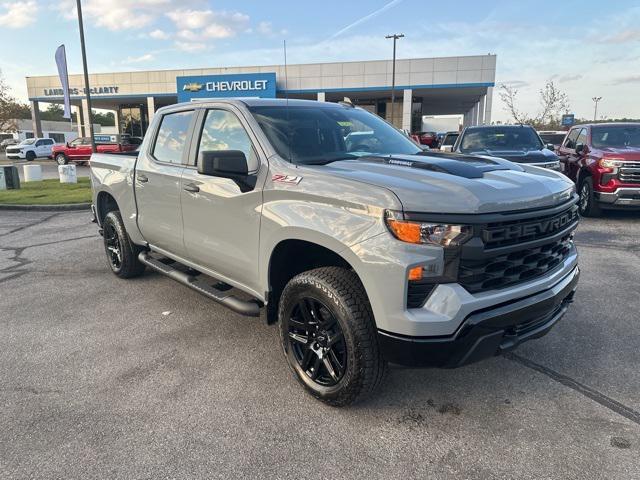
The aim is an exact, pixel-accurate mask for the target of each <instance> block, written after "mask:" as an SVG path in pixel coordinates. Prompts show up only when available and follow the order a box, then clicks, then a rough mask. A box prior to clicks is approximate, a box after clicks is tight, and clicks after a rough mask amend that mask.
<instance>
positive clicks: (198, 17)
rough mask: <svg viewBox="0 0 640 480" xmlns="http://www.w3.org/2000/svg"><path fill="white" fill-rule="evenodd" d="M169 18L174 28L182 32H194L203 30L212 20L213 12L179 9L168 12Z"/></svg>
mask: <svg viewBox="0 0 640 480" xmlns="http://www.w3.org/2000/svg"><path fill="white" fill-rule="evenodd" d="M166 15H167V17H169V18H170V19H171V20H172V21H173V23H175V25H176V27H177V28H179V29H183V30H195V29H198V28H204V26H205V25H208V24H209V23H210V22H211V21H212V20H213V11H211V10H191V9H188V8H181V9H178V10H173V11H171V12H168V13H167V14H166Z"/></svg>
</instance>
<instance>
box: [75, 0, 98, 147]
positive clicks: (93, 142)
mask: <svg viewBox="0 0 640 480" xmlns="http://www.w3.org/2000/svg"><path fill="white" fill-rule="evenodd" d="M76 6H77V9H78V27H79V29H80V49H81V50H82V68H83V69H84V88H85V93H84V94H85V95H86V96H87V110H89V111H88V112H87V116H88V117H89V118H88V119H86V120H88V121H89V136H90V137H91V149H92V151H94V152H95V151H96V139H95V138H94V137H93V115H92V114H91V92H90V91H89V72H88V70H87V52H86V50H85V47H84V24H83V23H82V5H81V4H80V0H76ZM80 106H81V109H82V101H81V102H80ZM86 120H85V121H86ZM78 121H80V118H79V115H78Z"/></svg>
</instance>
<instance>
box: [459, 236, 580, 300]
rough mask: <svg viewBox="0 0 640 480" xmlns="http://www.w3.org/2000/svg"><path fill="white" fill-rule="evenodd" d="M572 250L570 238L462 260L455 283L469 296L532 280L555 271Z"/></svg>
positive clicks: (565, 237) (487, 253)
mask: <svg viewBox="0 0 640 480" xmlns="http://www.w3.org/2000/svg"><path fill="white" fill-rule="evenodd" d="M571 249H572V243H571V234H567V235H565V236H564V237H562V238H560V239H558V240H555V241H552V242H549V243H546V244H544V245H539V246H536V247H530V248H524V249H522V250H516V251H512V252H510V253H503V254H497V255H491V253H490V252H486V255H485V256H484V257H483V258H479V259H462V260H461V261H460V270H459V277H458V281H459V282H460V284H461V285H462V286H463V287H464V288H465V289H467V291H469V292H470V293H475V292H481V291H484V290H492V289H495V288H502V287H506V286H509V285H514V284H516V283H520V282H524V281H527V280H531V279H534V278H536V277H539V276H541V275H544V274H545V273H547V272H549V271H551V270H553V269H554V268H556V267H557V266H558V265H560V263H562V262H563V261H564V260H565V259H566V258H567V256H568V255H569V253H570V252H571Z"/></svg>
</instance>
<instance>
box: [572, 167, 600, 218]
mask: <svg viewBox="0 0 640 480" xmlns="http://www.w3.org/2000/svg"><path fill="white" fill-rule="evenodd" d="M579 188H580V200H579V202H578V211H579V212H580V215H582V216H583V217H599V216H600V215H601V214H602V209H601V208H600V205H598V201H597V200H596V198H595V195H594V193H593V179H592V178H591V177H585V178H583V179H582V181H581V182H580V187H579Z"/></svg>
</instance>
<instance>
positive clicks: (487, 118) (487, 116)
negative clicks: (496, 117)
mask: <svg viewBox="0 0 640 480" xmlns="http://www.w3.org/2000/svg"><path fill="white" fill-rule="evenodd" d="M492 105H493V87H488V88H487V94H486V95H485V100H484V123H485V125H491V107H492Z"/></svg>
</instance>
